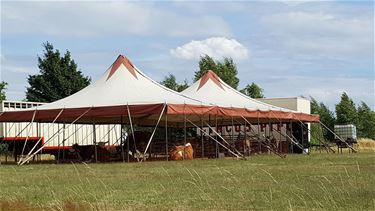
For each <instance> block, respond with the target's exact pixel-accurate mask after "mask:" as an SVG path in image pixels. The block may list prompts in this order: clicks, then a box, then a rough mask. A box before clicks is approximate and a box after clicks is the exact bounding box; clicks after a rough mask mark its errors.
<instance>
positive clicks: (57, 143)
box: [0, 101, 121, 154]
mask: <svg viewBox="0 0 375 211" xmlns="http://www.w3.org/2000/svg"><path fill="white" fill-rule="evenodd" d="M43 104H44V103H40V102H23V101H3V102H1V104H0V112H2V111H14V110H21V109H27V108H36V107H37V106H41V105H43ZM30 122H31V119H30ZM30 122H1V123H0V140H1V141H3V142H17V143H19V145H23V143H24V142H25V141H26V140H27V142H29V143H30V144H35V143H36V142H38V140H39V139H40V140H41V141H40V146H42V145H44V147H43V152H44V153H50V154H56V153H55V151H56V150H68V149H70V148H71V147H72V145H73V144H78V145H93V144H94V132H93V131H94V125H92V124H73V125H70V126H69V124H63V123H40V122H33V123H30ZM64 127H65V130H64V129H63V128H64ZM59 130H60V132H58V131H59ZM95 134H96V143H102V144H105V145H112V146H113V145H115V146H117V145H119V144H120V134H121V125H119V124H117V125H115V124H107V125H95Z"/></svg>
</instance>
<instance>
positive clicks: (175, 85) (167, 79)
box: [160, 73, 189, 92]
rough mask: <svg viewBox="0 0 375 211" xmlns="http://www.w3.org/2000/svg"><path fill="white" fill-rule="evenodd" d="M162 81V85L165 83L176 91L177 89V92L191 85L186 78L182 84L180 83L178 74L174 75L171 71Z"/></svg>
mask: <svg viewBox="0 0 375 211" xmlns="http://www.w3.org/2000/svg"><path fill="white" fill-rule="evenodd" d="M160 83H161V84H162V85H164V86H165V87H168V88H170V89H172V90H174V91H177V92H181V91H183V90H184V89H186V88H188V87H189V84H188V82H187V80H186V79H185V81H184V82H183V83H182V84H179V83H177V80H176V76H174V75H173V74H171V73H169V75H168V76H165V77H164V80H163V81H161V82H160Z"/></svg>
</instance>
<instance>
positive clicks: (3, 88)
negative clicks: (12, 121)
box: [0, 81, 8, 102]
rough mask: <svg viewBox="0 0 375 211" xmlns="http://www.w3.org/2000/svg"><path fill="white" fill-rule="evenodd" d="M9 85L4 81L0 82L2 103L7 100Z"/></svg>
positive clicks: (0, 99)
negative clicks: (6, 92) (6, 93)
mask: <svg viewBox="0 0 375 211" xmlns="http://www.w3.org/2000/svg"><path fill="white" fill-rule="evenodd" d="M7 85H8V83H6V82H4V81H2V82H0V102H1V101H3V100H6V99H7V97H6V95H5V90H6V89H7Z"/></svg>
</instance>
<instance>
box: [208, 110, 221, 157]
mask: <svg viewBox="0 0 375 211" xmlns="http://www.w3.org/2000/svg"><path fill="white" fill-rule="evenodd" d="M215 130H217V112H216V114H215ZM208 131H210V130H208ZM215 136H216V137H215V138H216V140H217V137H218V135H217V134H216V135H215ZM219 156H220V149H219V145H218V144H217V143H216V158H219Z"/></svg>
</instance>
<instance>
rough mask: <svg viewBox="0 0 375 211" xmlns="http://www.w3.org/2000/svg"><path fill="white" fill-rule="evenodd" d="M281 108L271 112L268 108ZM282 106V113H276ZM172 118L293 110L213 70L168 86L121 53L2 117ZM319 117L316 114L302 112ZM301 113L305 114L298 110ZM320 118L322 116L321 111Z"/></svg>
mask: <svg viewBox="0 0 375 211" xmlns="http://www.w3.org/2000/svg"><path fill="white" fill-rule="evenodd" d="M271 110H272V111H275V112H276V113H269V111H271ZM277 112H279V113H277ZM162 113H164V114H166V115H168V122H169V123H173V122H175V123H176V124H178V123H179V122H183V121H185V120H184V119H185V118H186V116H189V119H191V120H192V121H201V120H202V118H203V119H205V118H206V119H211V116H212V115H215V116H221V118H222V119H229V118H231V117H243V116H245V117H249V118H254V117H258V118H259V117H261V118H268V119H272V118H274V116H275V114H276V115H277V116H278V118H283V119H292V118H293V117H294V116H293V115H292V114H293V113H292V112H291V111H290V110H287V109H281V108H278V107H274V106H273V107H272V106H270V105H268V104H265V103H261V102H259V101H256V100H253V99H251V98H248V97H247V96H245V95H243V94H241V93H239V92H238V91H236V90H234V89H232V88H231V87H229V86H228V85H227V84H225V83H224V82H223V81H222V80H221V79H220V78H218V77H217V75H216V74H215V73H213V72H212V71H209V72H208V73H207V74H206V75H205V76H203V77H202V78H201V79H200V80H199V81H198V82H196V83H195V84H193V85H192V86H191V87H189V88H188V89H187V90H185V91H184V92H183V93H178V92H175V91H173V90H171V89H168V88H166V87H164V86H162V85H160V84H159V83H157V82H155V81H154V80H152V79H150V78H149V77H147V76H146V75H145V74H144V73H143V72H142V71H140V70H139V69H138V68H137V67H136V66H135V65H134V64H133V63H132V62H131V61H130V60H129V59H128V58H126V57H125V56H123V55H120V56H119V57H118V58H117V59H116V61H115V62H114V63H113V64H112V65H111V66H110V67H109V68H108V70H107V71H106V72H105V73H104V74H103V75H102V77H101V78H100V79H99V80H97V81H96V82H94V83H92V84H91V85H89V86H87V87H86V88H84V89H82V90H81V91H79V92H77V93H75V94H73V95H71V96H68V97H66V98H63V99H61V100H58V101H55V102H52V103H49V104H46V105H43V106H40V107H37V108H36V109H35V108H32V109H25V110H20V111H11V112H3V113H0V122H21V121H23V122H29V121H32V120H34V121H37V122H52V121H54V120H55V118H57V119H56V122H65V123H69V122H75V121H77V123H78V122H79V123H93V122H95V123H120V122H127V120H128V118H123V117H124V116H132V118H134V120H133V123H135V124H139V125H153V124H154V123H155V120H158V119H160V117H161V116H160V115H161V114H162ZM301 117H302V118H301V120H304V121H313V120H315V121H316V116H315V117H313V116H312V115H308V116H306V118H305V116H301ZM299 118H300V116H299ZM318 119H319V117H318Z"/></svg>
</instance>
